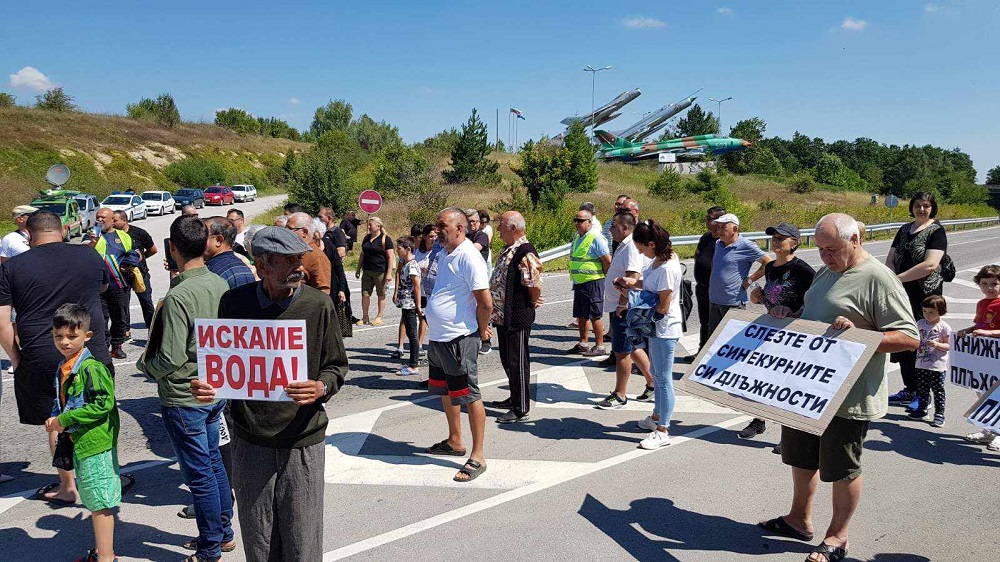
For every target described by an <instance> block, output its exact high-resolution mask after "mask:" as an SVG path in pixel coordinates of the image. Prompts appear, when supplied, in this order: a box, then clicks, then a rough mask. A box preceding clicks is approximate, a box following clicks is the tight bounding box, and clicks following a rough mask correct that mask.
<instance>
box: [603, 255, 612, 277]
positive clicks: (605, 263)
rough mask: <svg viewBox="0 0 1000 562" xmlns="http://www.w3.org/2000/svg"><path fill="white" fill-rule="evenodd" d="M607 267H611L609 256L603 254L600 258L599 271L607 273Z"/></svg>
mask: <svg viewBox="0 0 1000 562" xmlns="http://www.w3.org/2000/svg"><path fill="white" fill-rule="evenodd" d="M609 267H611V254H604V255H603V256H601V269H603V270H604V273H607V272H608V268H609Z"/></svg>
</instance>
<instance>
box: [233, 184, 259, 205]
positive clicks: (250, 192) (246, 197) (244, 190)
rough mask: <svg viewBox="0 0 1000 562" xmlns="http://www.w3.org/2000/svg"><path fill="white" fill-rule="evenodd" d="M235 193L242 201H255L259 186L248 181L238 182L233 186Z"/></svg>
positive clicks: (238, 199) (237, 198)
mask: <svg viewBox="0 0 1000 562" xmlns="http://www.w3.org/2000/svg"><path fill="white" fill-rule="evenodd" d="M233 195H234V196H235V197H236V200H237V201H240V202H246V201H255V200H257V188H256V187H254V186H252V185H250V184H248V183H238V184H236V185H234V186H233Z"/></svg>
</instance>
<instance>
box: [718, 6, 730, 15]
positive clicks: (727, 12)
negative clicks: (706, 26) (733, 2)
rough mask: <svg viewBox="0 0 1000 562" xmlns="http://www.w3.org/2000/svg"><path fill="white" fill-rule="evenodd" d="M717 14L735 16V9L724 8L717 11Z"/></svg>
mask: <svg viewBox="0 0 1000 562" xmlns="http://www.w3.org/2000/svg"><path fill="white" fill-rule="evenodd" d="M715 13H717V14H719V15H720V16H731V15H733V9H732V8H730V7H729V6H723V7H721V8H719V9H718V10H716V11H715Z"/></svg>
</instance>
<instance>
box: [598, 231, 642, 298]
mask: <svg viewBox="0 0 1000 562" xmlns="http://www.w3.org/2000/svg"><path fill="white" fill-rule="evenodd" d="M649 262H650V259H649V258H647V257H646V256H644V255H642V252H640V251H639V248H636V247H635V243H633V242H632V235H631V234H629V235H628V236H626V237H625V238H624V239H622V241H621V244H618V249H617V250H615V255H614V257H612V258H611V266H610V267H608V273H607V275H606V277H605V278H604V312H605V314H612V313H614V311H615V309H616V308H617V307H618V300H619V296H621V293H619V292H618V289H616V288H615V279H618V278H619V277H622V276H624V275H625V273H626V272H628V271H635V272H636V273H640V274H641V273H642V271H643V270H644V269H646V266H648V265H649Z"/></svg>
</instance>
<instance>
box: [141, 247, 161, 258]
mask: <svg viewBox="0 0 1000 562" xmlns="http://www.w3.org/2000/svg"><path fill="white" fill-rule="evenodd" d="M159 251H160V250H159V248H157V247H156V244H153V245H152V246H150V247H149V249H148V250H146V254H145V256H144V257H146V258H148V257H150V256H155V255H156V253H157V252H159Z"/></svg>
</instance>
